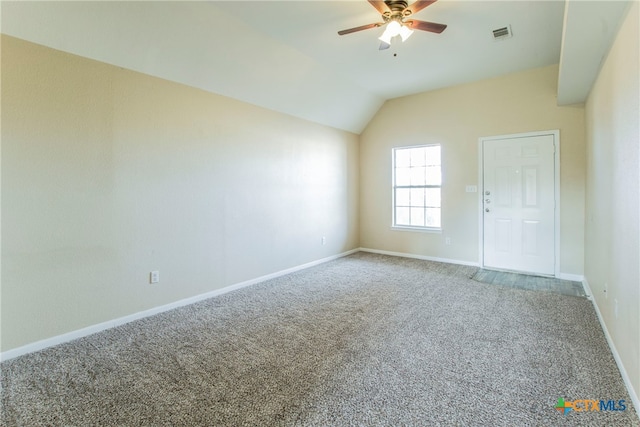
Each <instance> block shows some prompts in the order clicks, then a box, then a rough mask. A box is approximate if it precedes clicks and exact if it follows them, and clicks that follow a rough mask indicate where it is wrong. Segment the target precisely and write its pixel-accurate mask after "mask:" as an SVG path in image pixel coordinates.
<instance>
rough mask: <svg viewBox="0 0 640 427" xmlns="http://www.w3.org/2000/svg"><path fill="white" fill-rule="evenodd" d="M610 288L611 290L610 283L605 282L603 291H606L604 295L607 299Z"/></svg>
mask: <svg viewBox="0 0 640 427" xmlns="http://www.w3.org/2000/svg"><path fill="white" fill-rule="evenodd" d="M608 290H609V285H608V284H607V282H604V291H603V292H604V297H605V298H606V299H609V293H608Z"/></svg>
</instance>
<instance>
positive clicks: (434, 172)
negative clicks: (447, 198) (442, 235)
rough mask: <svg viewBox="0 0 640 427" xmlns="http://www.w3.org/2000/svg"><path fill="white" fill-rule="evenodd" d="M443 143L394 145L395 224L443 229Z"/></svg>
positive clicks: (407, 226) (405, 226)
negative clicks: (441, 154)
mask: <svg viewBox="0 0 640 427" xmlns="http://www.w3.org/2000/svg"><path fill="white" fill-rule="evenodd" d="M441 185H442V172H441V162H440V146H439V145H424V146H416V147H402V148H394V149H393V226H394V227H401V228H418V229H440V218H441V213H440V211H441V209H440V196H441Z"/></svg>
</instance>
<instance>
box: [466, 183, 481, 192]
mask: <svg viewBox="0 0 640 427" xmlns="http://www.w3.org/2000/svg"><path fill="white" fill-rule="evenodd" d="M466 192H467V193H477V192H478V186H477V185H467V188H466Z"/></svg>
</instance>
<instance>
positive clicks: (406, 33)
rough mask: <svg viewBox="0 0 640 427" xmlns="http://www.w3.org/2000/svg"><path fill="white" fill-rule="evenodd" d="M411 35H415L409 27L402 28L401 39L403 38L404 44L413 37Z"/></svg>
mask: <svg viewBox="0 0 640 427" xmlns="http://www.w3.org/2000/svg"><path fill="white" fill-rule="evenodd" d="M411 34H413V30H412V29H410V28H409V27H407V26H406V25H403V26H402V27H400V37H402V41H403V42H404V41H405V40H406V39H408V38H409V37H411Z"/></svg>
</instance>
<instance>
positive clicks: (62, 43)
mask: <svg viewBox="0 0 640 427" xmlns="http://www.w3.org/2000/svg"><path fill="white" fill-rule="evenodd" d="M629 3H630V2H628V1H580V0H568V2H564V1H541V0H531V1H528V0H512V1H484V0H468V1H459V0H439V1H437V2H436V3H434V4H432V5H431V6H429V7H427V8H425V9H423V10H421V11H420V12H418V13H417V14H416V15H415V18H416V19H420V20H426V21H432V22H438V23H443V24H447V25H448V27H447V29H446V30H445V31H444V32H443V33H442V34H434V33H429V32H423V31H416V32H415V33H414V34H413V35H412V36H411V38H409V39H408V40H407V41H406V42H404V43H402V42H401V41H400V40H399V38H397V39H398V40H395V39H394V41H393V43H392V46H391V48H390V49H387V50H382V51H380V50H378V45H379V41H378V40H377V37H378V36H380V34H381V33H382V31H383V29H381V28H374V29H369V30H365V31H360V32H357V33H353V34H349V35H345V36H339V35H338V34H337V31H338V30H342V29H346V28H351V27H355V26H359V25H363V24H368V23H373V22H379V21H380V15H379V13H378V12H377V11H376V9H375V8H373V7H372V6H371V5H370V4H369V3H368V2H367V1H366V0H339V1H304V0H300V1H271V0H262V1H207V2H205V1H194V2H186V1H177V2H166V1H143V2H119V1H105V2H98V1H82V2H56V1H44V2H32V1H29V2H25V1H16V2H11V1H3V2H2V5H1V7H2V9H1V14H2V27H1V28H2V32H3V33H5V34H8V35H12V36H15V37H19V38H22V39H25V40H29V41H32V42H34V43H39V44H42V45H45V46H49V47H52V48H54V49H59V50H63V51H67V52H70V53H73V54H77V55H81V56H84V57H87V58H91V59H95V60H99V61H102V62H106V63H110V64H114V65H117V66H120V67H124V68H128V69H131V70H135V71H140V72H143V73H146V74H149V75H153V76H157V77H161V78H164V79H168V80H172V81H176V82H179V83H183V84H187V85H190V86H194V87H198V88H201V89H204V90H207V91H210V92H214V93H217V94H221V95H225V96H228V97H232V98H235V99H239V100H242V101H245V102H249V103H252V104H256V105H259V106H262V107H265V108H269V109H271V110H275V111H280V112H283V113H287V114H291V115H294V116H297V117H300V118H304V119H307V120H311V121H314V122H317V123H321V124H324V125H328V126H332V127H336V128H339V129H344V130H348V131H351V132H355V133H360V132H361V131H362V130H363V129H364V128H365V126H366V125H367V123H368V122H369V121H370V120H371V118H372V117H373V116H374V115H375V113H376V112H377V110H378V109H379V108H380V106H381V105H382V104H383V103H384V102H385V100H387V99H392V98H396V97H400V96H405V95H410V94H414V93H419V92H424V91H429V90H434V89H438V88H443V87H448V86H453V85H457V84H461V83H466V82H471V81H476V80H480V79H484V78H490V77H495V76H499V75H503V74H507V73H511V72H515V71H520V70H525V69H530V68H535V67H541V66H545V65H550V64H557V63H560V75H559V87H558V100H559V103H561V104H562V103H564V104H569V103H577V102H583V101H584V99H585V97H586V96H587V94H588V91H589V89H590V88H591V85H592V83H593V79H594V78H595V76H596V75H597V72H598V70H599V66H600V63H601V61H602V59H603V57H604V55H605V54H606V52H607V50H608V48H609V46H610V45H611V43H612V40H613V37H614V36H615V34H616V32H617V29H618V26H619V23H620V20H621V19H622V17H623V15H624V12H625V11H626V10H627V7H628V5H629ZM505 26H510V28H511V30H512V34H513V36H512V37H510V38H506V39H503V40H494V38H493V32H492V30H494V29H497V28H501V27H505Z"/></svg>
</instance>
